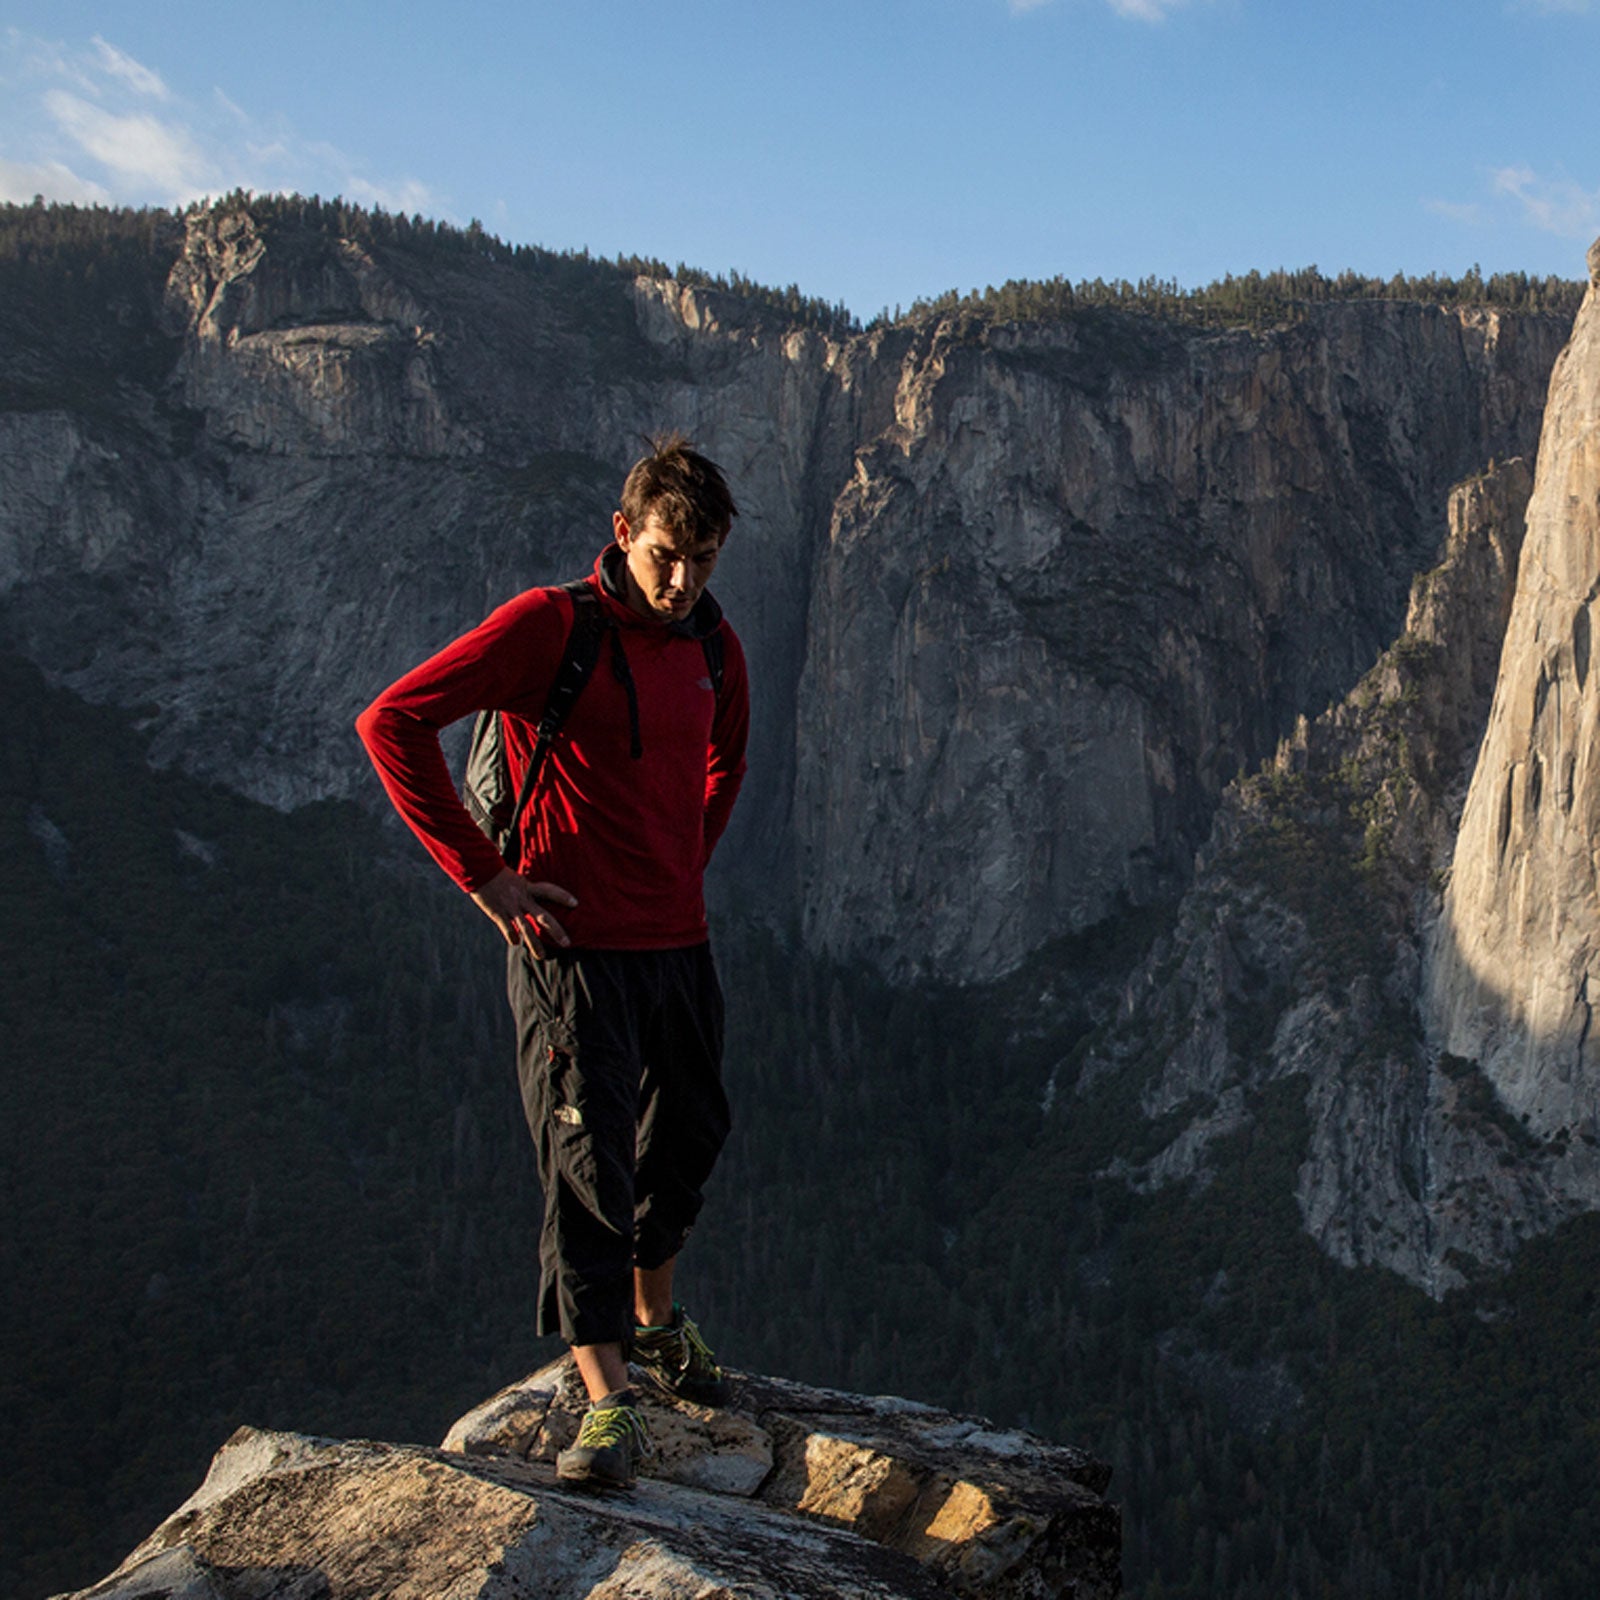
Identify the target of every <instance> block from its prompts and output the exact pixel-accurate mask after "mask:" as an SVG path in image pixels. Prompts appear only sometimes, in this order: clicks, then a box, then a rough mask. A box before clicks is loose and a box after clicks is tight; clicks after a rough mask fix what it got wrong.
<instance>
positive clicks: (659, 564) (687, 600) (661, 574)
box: [611, 511, 722, 622]
mask: <svg viewBox="0 0 1600 1600" xmlns="http://www.w3.org/2000/svg"><path fill="white" fill-rule="evenodd" d="M611 525H612V528H613V529H614V530H615V533H616V538H617V543H618V545H620V546H621V548H622V553H623V555H624V556H625V557H626V558H627V569H626V570H627V578H628V604H629V605H631V606H632V607H633V609H634V610H635V611H637V612H638V613H639V615H640V616H642V617H654V618H655V619H656V621H658V622H682V621H683V619H684V618H685V617H687V616H688V615H689V613H690V612H691V611H693V610H694V605H695V601H697V600H698V599H699V598H700V591H701V590H702V589H704V588H705V586H706V580H707V579H708V578H710V576H711V574H712V571H713V570H714V569H715V567H716V565H717V557H718V556H719V555H721V554H722V546H721V545H720V544H718V543H717V541H716V540H715V539H698V540H689V539H683V538H680V537H679V536H678V535H677V534H675V533H673V532H672V530H671V529H670V528H664V527H662V525H661V523H660V521H659V519H658V518H657V517H656V514H655V512H653V511H652V512H651V513H650V515H649V516H648V517H646V518H645V523H644V526H643V527H642V528H634V527H631V526H630V525H629V523H628V519H627V518H626V517H625V516H623V514H622V513H621V512H620V511H618V512H616V513H614V514H613V516H612V518H611Z"/></svg>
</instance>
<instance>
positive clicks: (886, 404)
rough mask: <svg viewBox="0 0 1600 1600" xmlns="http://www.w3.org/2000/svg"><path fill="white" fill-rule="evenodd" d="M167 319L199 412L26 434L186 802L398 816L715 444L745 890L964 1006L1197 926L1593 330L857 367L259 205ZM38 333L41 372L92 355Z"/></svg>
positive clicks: (186, 240)
mask: <svg viewBox="0 0 1600 1600" xmlns="http://www.w3.org/2000/svg"><path fill="white" fill-rule="evenodd" d="M159 316H160V325H161V327H162V328H163V329H164V330H165V337H166V340H167V343H166V346H165V349H166V352H167V355H166V360H167V369H166V375H165V377H164V378H160V379H159V380H149V381H146V382H145V383H144V384H142V385H129V384H124V385H122V386H121V387H120V389H119V390H118V392H117V393H115V394H101V395H98V396H97V397H96V400H95V403H94V404H92V405H85V404H80V403H75V402H74V401H73V400H72V399H71V398H69V397H68V396H67V395H66V394H65V393H64V392H62V391H63V390H64V388H65V385H64V384H58V385H57V388H56V390H54V391H53V390H52V389H51V385H50V383H49V381H48V380H47V381H45V382H44V383H43V384H42V385H41V384H35V386H34V388H33V390H31V391H30V398H29V401H28V403H27V405H26V407H17V408H14V409H12V410H9V411H6V412H4V413H0V491H3V492H0V619H3V626H4V632H5V635H6V637H8V638H9V639H10V640H11V641H12V642H13V643H14V644H16V645H17V646H18V647H19V648H20V649H21V650H22V651H23V653H25V654H27V655H29V656H30V657H31V658H33V659H34V660H37V661H39V662H40V663H41V664H42V665H44V666H45V667H46V668H47V670H49V671H50V672H51V673H52V674H53V675H55V676H56V677H57V678H58V679H59V680H60V681H63V682H65V683H67V684H69V685H70V686H72V687H74V688H76V689H78V690H80V691H81V692H83V693H84V694H86V695H88V696H89V697H90V698H94V699H109V700H113V701H116V702H119V703H123V704H136V705H141V706H148V707H150V708H151V715H152V717H153V718H154V726H155V728H156V730H157V740H156V746H155V749H156V754H157V758H158V759H161V760H165V761H173V762H179V763H181V764H183V765H184V766H186V767H188V768H190V769H192V770H193V771H195V772H197V773H200V774H202V775H205V776H210V777H216V778H219V779H221V780H222V781H225V782H227V783H229V784H231V785H234V786H237V787H239V788H241V789H243V790H244V791H246V792H248V793H250V794H252V795H254V796H257V797H260V798H263V799H266V800H269V801H271V802H272V803H274V804H276V805H280V806H292V805H295V804H298V803H301V802H303V801H306V800H309V799H313V798H317V797H322V796H330V795H331V796H343V795H351V794H359V795H361V796H363V797H365V798H371V797H372V796H373V795H374V794H375V790H374V788H373V786H372V785H371V783H370V781H369V779H368V778H367V776H366V775H365V774H364V773H363V771H362V769H361V765H360V763H359V762H358V761H356V760H355V759H353V757H352V754H351V746H350V739H349V735H348V731H347V730H348V726H349V721H350V718H351V716H352V715H353V714H354V712H355V711H356V710H357V709H359V707H360V705H361V704H362V703H364V701H365V700H366V699H367V698H368V697H369V695H370V694H371V692H372V691H373V690H374V689H375V688H376V687H378V686H379V685H381V684H382V683H383V682H384V681H386V680H387V679H388V678H389V677H390V676H392V675H394V674H395V673H397V672H398V671H400V670H401V669H403V668H404V667H405V666H407V665H409V664H410V663H412V662H413V661H415V660H417V659H420V658H421V657H422V656H423V655H425V654H427V653H428V652H430V651H431V650H432V649H434V648H436V647H437V646H438V645H439V644H441V643H443V642H444V641H445V640H447V639H448V638H450V637H451V636H453V635H454V634H455V633H456V632H458V631H460V630H461V629H463V628H465V627H467V626H469V625H470V624H471V623H473V622H474V621H476V620H477V619H478V618H479V617H480V616H481V615H482V614H483V613H484V612H485V611H486V610H487V609H488V608H489V607H491V606H492V605H493V604H495V603H496V602H497V601H498V600H500V599H501V598H504V597H505V596H506V595H508V594H510V593H512V592H515V591H516V590H517V589H518V588H520V587H523V586H525V585H526V584H528V583H530V582H535V581H546V580H551V579H555V578H559V577H564V576H568V575H570V574H571V573H572V572H573V571H575V570H581V569H582V568H584V567H586V566H587V564H588V563H589V561H590V560H591V559H592V557H593V554H594V551H595V549H596V547H597V545H598V542H599V538H600V536H601V533H602V532H603V530H604V528H605V526H606V517H607V514H608V512H609V509H610V506H611V500H612V497H613V496H614V494H615V492H616V485H617V483H618V481H619V480H620V476H621V473H622V471H623V470H624V468H625V466H626V464H627V462H628V461H629V460H630V459H631V458H632V457H633V456H634V455H635V454H636V453H637V448H638V442H639V439H640V437H641V436H642V435H644V434H646V433H647V432H649V431H651V430H652V429H655V428H659V427H660V426H662V425H663V424H670V425H673V426H681V427H683V428H686V429H687V430H689V431H691V432H692V433H693V434H694V435H695V436H696V437H697V438H699V439H700V441H701V442H702V443H703V444H704V446H705V447H706V448H707V449H708V450H710V451H711V452H712V453H713V454H714V455H716V456H717V457H718V458H719V459H720V460H721V461H722V462H724V464H725V465H726V466H727V467H728V469H729V470H730V473H731V475H732V477H733V481H734V483H735V484H736V486H737V490H738V495H739V498H740V501H741V504H742V506H743V510H744V515H743V516H742V517H741V519H740V522H739V524H738V528H737V535H736V542H735V544H734V545H732V546H730V552H729V558H728V560H727V561H726V562H725V563H724V565H723V568H722V569H721V570H720V571H719V574H718V590H719V593H720V594H721V596H722V598H723V599H724V601H725V603H726V604H727V606H728V609H729V612H730V614H731V615H732V616H733V617H734V618H735V619H736V620H737V623H738V626H739V627H740V629H741V633H742V634H743V636H744V637H745V639H746V642H747V646H748V648H749V650H750V654H751V656H752V659H753V663H754V667H755V685H756V696H757V706H756V729H757V734H756V746H755V748H754V749H753V751H752V779H751V784H750V788H749V790H748V791H747V799H746V802H745V803H744V804H743V805H741V807H740V811H739V813H738V815H737V817H736V819H735V824H734V829H735V831H734V832H733V834H731V835H730V838H729V841H728V845H727V848H726V849H725V851H724V852H723V855H724V858H725V861H724V863H723V864H721V865H720V868H719V870H720V872H721V877H720V879H719V881H718V884H717V886H716V887H717V889H718V891H719V892H720V893H721V894H722V896H723V897H724V899H728V898H732V897H734V896H737V898H738V900H739V901H740V903H741V904H743V905H746V906H759V907H761V908H762V909H763V910H764V912H765V913H766V914H767V915H769V916H772V917H774V918H776V919H778V920H779V921H780V922H785V923H787V922H791V921H798V922H799V924H800V925H801V927H802V928H803V930H804V937H805V939H806V941H807V943H808V945H809V947H810V948H811V949H812V950H814V951H818V952H823V953H826V954H828V955H830V956H838V957H843V958H850V959H860V958H866V959H868V960H870V961H872V962H873V963H875V964H877V965H878V966H880V967H881V968H882V969H883V970H884V971H886V972H887V973H889V974H890V975H891V976H893V977H895V978H897V979H908V978H915V977H920V976H926V977H933V978H956V979H962V980H966V979H987V978H992V977H995V976H998V975H1000V974H1003V973H1005V972H1008V971H1010V970H1011V969H1013V968H1015V967H1016V966H1017V965H1018V964H1019V963H1020V962H1021V961H1023V960H1024V959H1025V958H1026V957H1027V956H1028V955H1029V954H1030V953H1032V952H1034V951H1037V950H1039V949H1040V948H1041V947H1042V946H1044V945H1046V944H1047V943H1049V942H1050V941H1051V940H1053V939H1057V938H1060V937H1061V936H1064V935H1068V934H1074V933H1078V932H1081V931H1082V930H1084V929H1086V928H1088V927H1090V926H1093V925H1095V924H1097V923H1099V922H1100V921H1102V920H1103V919H1105V918H1106V917H1107V916H1110V915H1112V914H1114V913H1115V912H1117V911H1118V910H1119V909H1121V908H1124V907H1127V906H1130V905H1132V906H1138V905H1142V904H1147V903H1150V902H1152V901H1156V900H1159V899H1163V898H1170V897H1171V896H1172V895H1174V894H1175V893H1176V892H1177V891H1178V890H1179V889H1181V887H1182V885H1183V884H1184V883H1185V882H1186V881H1187V878H1188V876H1189V873H1190V868H1191V861H1192V856H1193V852H1194V850H1195V848H1196V847H1197V845H1198V844H1199V843H1200V842H1201V841H1202V840H1203V839H1204V837H1205V835H1206V832H1207V829H1208V827H1209V824H1210V818H1211V814H1212V811H1213V809H1214V807H1215V805H1216V803H1217V799H1218V796H1219V795H1220V793H1221V791H1222V788H1223V786H1224V785H1225V784H1226V782H1227V781H1228V780H1229V779H1230V778H1231V777H1232V776H1233V775H1234V774H1235V773H1236V772H1238V771H1240V770H1244V769H1246V768H1248V767H1250V766H1252V765H1253V764H1255V763H1256V762H1257V761H1259V760H1260V759H1261V758H1262V757H1264V756H1265V755H1267V754H1269V753H1270V751H1271V750H1272V748H1273V746H1274V744H1275V743H1276V741H1277V739H1278V738H1279V737H1281V736H1282V735H1283V734H1284V733H1286V732H1287V731H1288V730H1289V728H1290V727H1291V726H1292V724H1293V721H1294V718H1295V717H1296V716H1297V715H1299V714H1302V713H1308V712H1309V713H1315V712H1316V711H1318V710H1320V709H1321V708H1322V706H1324V705H1325V704H1327V703H1328V702H1329V701H1330V700H1331V699H1335V698H1337V697H1338V696H1339V695H1340V694H1342V693H1343V692H1344V691H1345V690H1347V689H1348V688H1349V686H1350V685H1351V683H1353V682H1354V680H1355V678H1356V677H1357V676H1358V675H1359V674H1360V672H1361V670H1362V669H1363V668H1364V667H1365V666H1366V665H1367V664H1368V663H1369V662H1370V661H1371V659H1372V658H1373V656H1374V655H1375V654H1376V652H1377V651H1378V649H1379V648H1381V647H1382V645H1383V644H1384V643H1385V642H1386V641H1387V640H1388V639H1389V638H1391V637H1392V636H1393V633H1394V630H1395V626H1396V624H1397V623H1398V621H1399V619H1400V613H1401V609H1402V607H1403V604H1404V595H1405V589H1406V585H1407V583H1408V582H1409V579H1410V576H1411V573H1412V572H1413V571H1414V570H1415V569H1416V568H1417V567H1419V566H1421V565H1425V564H1426V563H1427V561H1428V560H1429V559H1430V557H1431V553H1432V550H1433V547H1434V545H1435V543H1436V540H1437V528H1438V526H1439V524H1440V519H1441V518H1442V515H1443V507H1444V500H1445V494H1446V491H1447V489H1448V487H1449V485H1450V484H1451V483H1453V482H1455V481H1456V480H1458V479H1460V478H1461V477H1463V476H1465V475H1466V474H1467V473H1469V472H1471V471H1474V470H1476V469H1477V468H1479V467H1480V466H1481V465H1482V463H1483V462H1484V461H1485V460H1487V459H1488V458H1489V457H1491V456H1496V455H1499V456H1509V455H1512V454H1516V453H1519V452H1523V453H1526V452H1528V451H1531V449H1532V446H1533V443H1534V441H1535V438H1536V435H1537V429H1538V425H1539V420H1540V416H1541V413H1542V397H1543V392H1544V385H1545V380H1546V375H1547V373H1548V371H1549V368H1550V365H1551V363H1552V362H1553V360H1554V356H1555V353H1556V350H1557V348H1558V347H1559V344H1560V341H1561V339H1562V337H1563V336H1564V333H1565V328H1564V327H1562V326H1561V323H1560V319H1559V318H1555V317H1543V316H1537V315H1513V314H1510V313H1504V312H1495V311H1462V312H1446V311H1443V310H1440V309H1437V308H1432V307H1426V306H1419V305H1401V304H1389V303H1382V302H1370V303H1363V304H1351V305H1334V306H1327V307H1321V308H1314V309H1313V310H1312V311H1310V312H1309V313H1308V315H1307V316H1306V318H1305V320H1303V321H1302V322H1300V323H1298V324H1297V325H1295V326H1292V327H1288V328H1285V329H1281V330H1278V331H1275V332H1269V333H1263V334H1248V333H1206V332H1201V331H1197V330H1177V329H1175V328H1172V327H1168V326H1166V325H1163V324H1159V323H1157V322H1154V321H1152V320H1149V319H1145V318H1140V317H1135V316H1130V315H1122V314H1116V313H1109V312H1105V313H1102V312H1096V313H1084V314H1081V315H1080V316H1078V317H1075V318H1073V319H1071V320H1070V321H1068V322H1066V323H1064V324H1061V325H1059V326H1054V327H1033V326H1029V327H1018V326H1014V325H1000V326H984V325H979V324H977V323H974V322H970V321H968V320H964V319H962V318H959V317H958V318H954V319H944V320H942V321H930V322H929V323H926V324H923V325H922V326H920V327H918V328H916V329H915V330H911V329H903V328H902V329H894V330H887V331H885V330H878V331H874V332H869V333H867V334H862V335H857V336H854V337H850V338H836V337H830V336H827V335H825V334H823V333H821V332H818V331H816V330H815V329H812V328H806V327H800V326H796V325H795V324H793V323H790V322H786V321H785V320H784V319H783V318H782V317H780V316H779V315H777V314H776V313H774V312H772V311H770V310H767V309H764V308H762V307H760V306H757V305H754V304H752V303H750V302H746V301H743V300H740V299H739V298H737V297H735V296H732V295H728V294H721V293H715V292H707V291H699V290H690V289H683V288H680V287H679V286H677V285H674V284H671V283H667V282H662V281H660V280H653V279H639V280H637V281H635V282H633V283H632V285H631V287H630V286H629V285H628V284H627V283H626V282H625V281H624V280H622V279H620V278H618V277H616V276H615V275H614V274H610V273H609V272H608V271H606V270H605V269H601V268H599V267H589V266H580V265H578V264H571V265H570V266H569V268H568V269H567V270H566V271H565V272H564V273H563V272H560V271H555V270H553V269H552V270H548V271H544V272H532V271H527V270H522V269H520V268H518V267H516V266H513V265H511V264H508V263H503V262H499V261H494V260H489V259H485V258H483V257H480V256H475V255H473V254H471V253H470V252H460V251H458V252H456V253H454V254H451V253H449V252H440V251H437V250H435V251H432V252H429V251H426V250H423V249H420V248H418V249H413V250H407V249H402V248H396V247H393V246H383V247H380V246H377V245H364V244H361V243H359V242H357V240H356V239H354V238H353V237H345V236H343V235H342V234H340V233H339V232H338V230H331V231H330V230H325V229H317V228H298V229H297V228H296V227H294V226H292V225H291V224H290V223H288V222H285V221H282V220H279V221H276V222H274V223H273V224H272V225H271V226H267V225H265V224H261V223H258V222H256V221H255V220H254V219H253V218H252V217H251V216H250V214H248V213H247V212H244V211H240V210H237V209H235V210H229V209H226V208H222V209H219V210H218V211H214V212H210V213H204V214H198V215H195V216H193V217H191V218H189V219H188V220H187V223H186V232H185V235H184V237H183V239H182V241H181V243H178V244H177V245H176V247H175V253H174V258H173V262H172V265H171V269H170V272H169V273H168V275H167V281H166V285H165V289H164V291H163V294H162V297H161V305H160V310H159ZM34 337H35V334H34V333H30V332H28V331H26V330H21V332H20V338H21V343H22V349H21V350H20V351H17V352H14V353H13V355H12V358H11V359H12V360H13V362H14V364H15V365H16V367H17V368H18V369H19V370H20V369H21V368H22V367H28V369H29V370H30V371H32V370H33V369H34V368H35V367H40V366H43V367H45V368H48V367H49V364H50V360H51V359H57V360H59V361H60V362H61V363H62V365H63V366H64V365H65V364H66V363H67V362H68V361H69V360H70V352H63V351H60V350H53V351H52V352H50V353H47V356H46V357H39V356H37V353H36V352H34V351H33V350H31V349H30V348H29V345H28V341H29V340H31V339H33V338H34ZM37 337H38V338H39V339H41V340H43V339H45V338H46V335H44V334H42V333H41V334H38V335H37ZM30 363H31V365H30Z"/></svg>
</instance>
